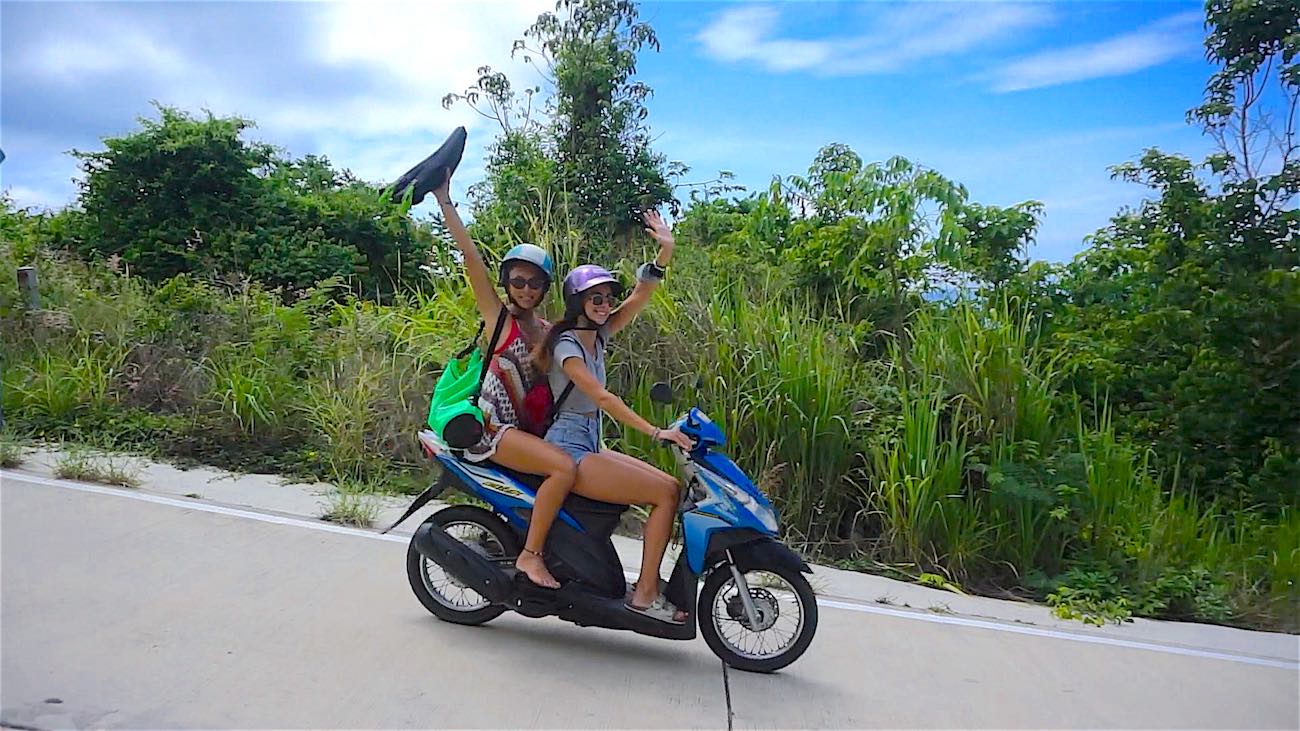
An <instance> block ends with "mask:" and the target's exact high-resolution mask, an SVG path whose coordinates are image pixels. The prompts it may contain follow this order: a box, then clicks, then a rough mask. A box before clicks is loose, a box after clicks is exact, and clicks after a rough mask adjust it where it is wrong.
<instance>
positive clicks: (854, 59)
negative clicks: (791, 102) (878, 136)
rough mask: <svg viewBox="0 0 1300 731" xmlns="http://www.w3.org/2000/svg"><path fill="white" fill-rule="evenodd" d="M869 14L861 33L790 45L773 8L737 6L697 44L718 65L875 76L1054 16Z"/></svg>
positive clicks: (985, 7) (918, 11)
mask: <svg viewBox="0 0 1300 731" xmlns="http://www.w3.org/2000/svg"><path fill="white" fill-rule="evenodd" d="M794 7H797V6H794ZM870 10H871V11H872V18H871V25H872V27H871V29H870V31H868V32H866V33H861V34H858V35H851V36H836V37H830V38H820V39H796V38H788V37H783V36H782V35H780V25H781V21H782V13H781V11H780V10H778V9H777V8H776V7H773V6H766V5H764V6H752V7H742V8H736V9H733V10H728V11H725V12H723V13H721V14H720V15H718V17H717V18H716V19H714V21H713V22H712V23H711V24H709V25H708V26H707V27H706V28H704V30H702V31H700V33H699V34H698V35H697V36H696V39H697V40H698V41H699V42H700V44H701V46H702V47H703V49H704V51H705V52H706V53H707V54H708V55H710V56H712V57H714V58H716V59H718V60H721V61H727V62H733V63H734V62H743V61H749V62H754V63H757V64H758V65H760V66H762V67H763V68H765V69H767V70H769V71H777V72H789V71H813V72H816V73H822V74H829V75H861V74H880V73H889V72H893V71H897V70H899V69H902V68H905V67H907V66H908V65H911V64H915V63H917V62H919V61H925V60H929V59H935V58H940V57H943V56H950V55H955V54H960V53H965V52H968V51H971V50H974V49H976V48H978V47H980V46H983V45H987V44H990V43H994V42H997V41H1000V40H1003V39H1006V38H1008V37H1010V36H1012V34H1014V33H1015V32H1018V31H1023V30H1025V29H1027V28H1031V27H1034V26H1038V25H1042V24H1044V23H1046V22H1047V21H1048V20H1050V19H1051V17H1052V14H1051V11H1050V10H1049V9H1048V8H1047V7H1046V6H1043V5H1039V4H1028V3H962V4H957V3H928V4H926V3H922V4H916V5H906V6H901V7H887V6H879V9H877V8H870Z"/></svg>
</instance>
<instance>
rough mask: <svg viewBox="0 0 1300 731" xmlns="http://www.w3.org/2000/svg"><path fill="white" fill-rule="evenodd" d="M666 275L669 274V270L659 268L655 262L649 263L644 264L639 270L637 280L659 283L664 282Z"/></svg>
mask: <svg viewBox="0 0 1300 731" xmlns="http://www.w3.org/2000/svg"><path fill="white" fill-rule="evenodd" d="M666 274H668V270H667V269H665V268H663V267H661V266H659V265H658V264H656V263H654V262H653V261H648V262H646V263H644V264H642V265H641V268H640V269H638V270H637V272H636V278H637V279H640V280H642V281H646V282H658V281H660V280H662V279H663V278H664V275H666Z"/></svg>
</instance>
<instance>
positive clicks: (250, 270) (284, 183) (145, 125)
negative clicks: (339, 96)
mask: <svg viewBox="0 0 1300 731" xmlns="http://www.w3.org/2000/svg"><path fill="white" fill-rule="evenodd" d="M159 117H160V118H159V119H158V120H151V119H141V120H140V123H141V127H142V129H141V130H140V131H137V132H133V133H131V134H127V135H125V136H122V137H111V138H107V139H105V140H104V145H105V149H104V150H103V151H101V152H76V153H74V154H76V155H77V157H78V158H80V159H81V160H82V165H83V167H84V169H85V171H86V179H85V181H84V182H83V183H82V184H81V193H80V197H79V202H80V204H81V207H82V209H83V210H84V212H85V215H84V217H83V219H84V225H82V226H81V232H80V236H78V237H77V238H76V239H75V240H74V242H73V246H74V248H76V249H77V250H78V251H79V252H80V253H81V254H83V255H86V256H103V257H109V256H117V257H119V258H120V259H122V260H123V261H124V262H126V263H127V264H129V265H130V267H131V269H132V271H133V272H135V273H136V274H139V275H141V276H144V277H146V278H149V279H153V280H162V279H166V278H169V277H172V276H175V275H176V274H180V273H183V272H202V273H205V274H236V275H249V276H252V277H255V278H257V279H258V280H260V281H262V282H263V283H265V284H267V285H269V286H272V287H285V288H287V289H289V290H301V289H305V288H307V287H311V286H312V285H314V284H316V283H317V282H318V281H321V280H324V279H329V278H334V277H338V278H341V279H343V280H344V281H347V282H350V283H351V284H352V288H353V290H354V291H355V292H357V293H358V294H362V295H366V296H372V295H373V296H384V295H387V294H389V293H392V292H393V291H395V290H396V289H398V288H400V287H401V286H404V285H409V284H412V283H414V282H415V281H417V280H418V279H419V278H420V277H421V276H422V275H421V273H420V271H419V267H420V265H421V264H422V263H424V261H425V260H426V259H427V252H428V250H429V247H430V245H431V244H432V241H433V237H432V234H431V232H430V231H429V230H427V228H421V227H420V226H417V225H416V224H414V223H413V222H412V221H411V220H410V219H409V218H408V217H406V216H405V215H404V214H403V213H402V212H401V211H400V209H398V208H397V207H396V206H393V205H389V204H387V203H385V202H382V201H380V200H379V196H378V194H377V191H375V190H374V189H373V188H371V187H370V186H368V185H366V184H364V183H361V182H360V181H357V180H356V179H355V178H354V177H353V176H352V175H351V174H350V173H348V172H346V171H344V172H342V173H339V172H336V171H335V170H334V168H333V167H332V166H331V165H330V162H329V160H328V159H326V158H324V157H317V156H307V157H305V158H303V159H301V160H297V161H295V160H289V159H286V158H284V157H282V156H281V155H280V154H278V153H277V152H276V151H275V150H274V149H273V148H271V147H270V146H269V145H264V144H260V143H252V142H247V141H245V140H243V139H242V138H241V134H242V133H243V132H244V131H245V130H247V129H249V128H250V127H252V126H253V124H252V122H251V121H249V120H246V119H241V118H238V117H226V118H219V117H215V116H213V115H212V114H211V113H208V114H207V115H206V117H204V118H201V119H196V118H194V117H192V116H190V115H188V114H186V113H184V112H181V111H179V110H176V109H171V108H168V107H159Z"/></svg>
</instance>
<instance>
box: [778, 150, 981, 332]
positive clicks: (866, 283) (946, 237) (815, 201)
mask: <svg viewBox="0 0 1300 731" xmlns="http://www.w3.org/2000/svg"><path fill="white" fill-rule="evenodd" d="M790 184H791V187H792V188H793V195H792V200H793V201H794V204H795V205H797V206H799V207H800V208H802V209H803V212H804V213H805V214H806V215H805V217H803V218H801V219H799V220H797V221H796V222H795V223H794V224H793V225H792V227H791V233H790V238H791V243H790V246H789V247H788V249H787V250H786V251H785V257H786V259H787V261H789V262H791V263H792V264H793V265H794V266H795V267H796V269H797V270H798V271H799V273H800V274H799V276H800V277H801V279H802V280H803V281H804V282H805V283H806V284H808V285H810V286H812V287H813V289H814V291H816V292H817V294H819V295H820V297H821V298H822V299H823V300H824V301H826V302H834V303H839V304H840V305H841V309H842V310H846V311H847V312H849V313H850V314H852V315H853V316H854V317H858V318H867V319H872V320H876V321H878V324H879V325H881V326H882V327H883V329H884V330H885V331H886V332H888V333H890V334H892V335H893V336H898V335H901V334H902V332H903V326H904V324H905V323H906V321H907V318H908V315H909V313H910V312H911V310H912V309H913V308H914V307H915V306H916V304H917V303H918V302H919V300H920V297H921V295H922V294H923V290H924V288H925V286H924V285H925V283H926V270H927V268H928V267H929V266H930V265H931V264H933V263H935V262H937V261H943V260H950V259H952V258H953V257H954V256H955V253H956V252H957V251H958V249H959V246H960V240H961V235H962V230H961V228H960V226H959V225H958V223H957V214H958V212H959V211H960V210H961V209H962V207H963V206H964V205H965V202H966V189H965V188H964V187H963V186H961V185H960V184H958V183H954V182H953V181H951V180H949V179H947V178H945V177H944V176H942V175H940V174H939V173H938V172H936V171H934V170H929V169H926V168H924V167H921V166H919V165H915V164H914V163H912V162H910V161H909V160H907V159H905V158H902V157H893V158H890V159H889V160H887V161H885V162H883V163H872V164H871V165H865V166H864V165H863V164H862V160H861V159H860V158H859V157H858V156H857V155H856V154H855V153H854V152H853V151H852V150H850V149H849V148H847V147H846V146H844V145H829V146H827V147H824V148H822V150H821V151H820V152H819V153H818V155H817V157H816V159H815V160H814V161H813V164H812V166H811V167H810V168H809V170H808V176H807V177H806V178H804V177H799V176H794V177H792V178H791V179H790Z"/></svg>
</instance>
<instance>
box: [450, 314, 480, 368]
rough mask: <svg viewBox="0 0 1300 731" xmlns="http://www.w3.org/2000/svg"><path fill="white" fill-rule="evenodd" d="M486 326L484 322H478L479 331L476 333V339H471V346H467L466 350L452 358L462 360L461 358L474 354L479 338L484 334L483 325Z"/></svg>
mask: <svg viewBox="0 0 1300 731" xmlns="http://www.w3.org/2000/svg"><path fill="white" fill-rule="evenodd" d="M485 324H486V323H484V322H483V321H482V320H479V321H478V329H477V330H475V331H474V337H472V338H470V339H469V345H466V346H465V349H464V350H462V351H460V352H459V353H457V354H456V355H454V356H452V359H453V360H460V359H461V358H464V357H465V356H467V355H469V354H470V353H472V352H474V348H476V347H478V338H479V336H480V335H482V334H483V325H485Z"/></svg>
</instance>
